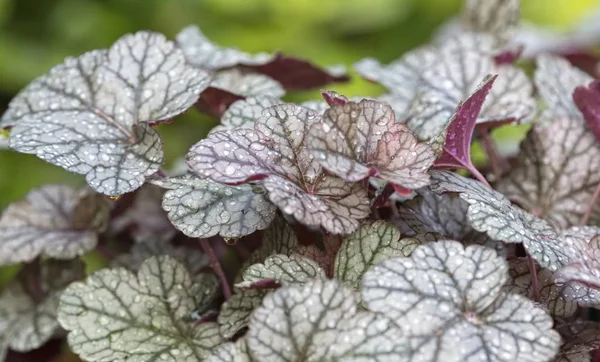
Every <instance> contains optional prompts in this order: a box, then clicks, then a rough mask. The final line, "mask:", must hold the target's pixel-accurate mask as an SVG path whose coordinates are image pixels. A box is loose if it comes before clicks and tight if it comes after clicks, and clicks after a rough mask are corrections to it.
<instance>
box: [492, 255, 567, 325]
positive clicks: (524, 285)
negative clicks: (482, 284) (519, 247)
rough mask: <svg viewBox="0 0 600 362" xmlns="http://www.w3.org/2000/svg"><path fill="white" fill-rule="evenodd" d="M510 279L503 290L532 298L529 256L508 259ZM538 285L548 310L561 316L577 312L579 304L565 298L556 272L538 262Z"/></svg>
mask: <svg viewBox="0 0 600 362" xmlns="http://www.w3.org/2000/svg"><path fill="white" fill-rule="evenodd" d="M508 265H509V271H508V272H509V275H510V278H509V281H508V283H507V284H506V285H505V286H504V288H503V290H504V291H506V292H507V293H513V294H520V295H522V296H524V297H526V298H530V299H532V295H533V290H532V289H533V288H532V285H533V283H532V278H531V277H532V276H531V273H530V271H529V265H528V260H527V258H516V259H512V260H509V261H508ZM536 274H537V279H538V281H537V286H538V292H539V295H540V300H539V302H541V303H542V304H543V305H544V306H545V307H546V308H547V310H548V312H549V313H550V314H551V315H552V316H554V317H559V318H568V317H570V316H572V315H574V314H575V312H577V304H576V303H573V302H572V301H570V300H568V299H566V298H564V297H563V296H562V295H561V289H560V288H559V287H558V286H557V285H556V284H555V283H554V273H553V272H551V271H550V270H548V269H543V268H540V267H539V265H537V264H536Z"/></svg>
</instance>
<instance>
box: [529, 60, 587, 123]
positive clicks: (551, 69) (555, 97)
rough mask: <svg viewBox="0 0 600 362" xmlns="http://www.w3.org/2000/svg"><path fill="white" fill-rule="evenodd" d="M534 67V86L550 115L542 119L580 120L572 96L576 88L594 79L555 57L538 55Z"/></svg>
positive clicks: (579, 114) (580, 116) (580, 117)
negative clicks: (535, 66)
mask: <svg viewBox="0 0 600 362" xmlns="http://www.w3.org/2000/svg"><path fill="white" fill-rule="evenodd" d="M536 65H537V68H536V71H535V76H534V79H535V85H536V88H537V91H538V92H539V94H540V96H541V97H542V100H543V101H544V103H545V106H546V114H548V113H549V114H550V116H546V117H543V118H542V119H543V120H544V119H550V120H554V119H564V118H566V119H582V118H583V117H582V115H581V113H580V112H579V109H577V106H576V104H575V103H574V102H573V96H572V95H573V92H574V91H575V89H576V88H577V87H579V86H582V85H586V84H590V83H591V82H592V81H593V80H594V79H593V78H592V77H590V76H589V75H588V74H586V73H585V72H583V71H581V70H579V69H577V68H575V67H573V66H572V65H571V64H570V63H569V62H568V61H567V60H566V59H563V58H560V57H557V56H552V55H540V56H539V57H537V59H536Z"/></svg>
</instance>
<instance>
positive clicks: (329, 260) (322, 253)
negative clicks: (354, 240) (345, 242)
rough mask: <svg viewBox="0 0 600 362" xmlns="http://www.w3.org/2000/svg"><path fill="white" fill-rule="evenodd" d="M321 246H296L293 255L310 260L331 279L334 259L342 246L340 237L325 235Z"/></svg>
mask: <svg viewBox="0 0 600 362" xmlns="http://www.w3.org/2000/svg"><path fill="white" fill-rule="evenodd" d="M322 242H323V245H322V247H321V246H317V245H316V244H315V243H313V244H310V245H298V246H297V247H296V249H294V251H293V252H294V253H295V254H298V255H301V256H303V257H305V258H308V259H310V260H314V261H315V262H316V263H317V264H318V265H319V266H320V267H321V269H323V270H324V271H325V275H327V276H328V277H330V278H332V277H333V269H334V264H335V257H336V255H337V253H338V251H339V250H340V248H341V246H342V237H341V236H339V235H332V234H330V235H325V236H324V237H323V240H322Z"/></svg>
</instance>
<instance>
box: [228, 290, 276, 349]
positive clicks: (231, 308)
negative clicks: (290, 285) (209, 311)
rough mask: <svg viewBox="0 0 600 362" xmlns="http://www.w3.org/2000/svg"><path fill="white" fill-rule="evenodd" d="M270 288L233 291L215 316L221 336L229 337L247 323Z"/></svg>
mask: <svg viewBox="0 0 600 362" xmlns="http://www.w3.org/2000/svg"><path fill="white" fill-rule="evenodd" d="M269 292H270V290H268V289H246V290H241V291H239V292H238V293H235V294H233V295H232V296H231V298H229V299H228V300H227V301H226V302H225V303H223V305H222V306H221V312H220V313H219V317H218V318H217V323H218V324H219V332H220V333H221V335H222V336H223V338H227V339H230V338H232V337H233V336H235V335H236V334H237V333H238V332H239V331H240V330H242V329H243V328H244V327H246V326H247V325H248V322H249V321H250V315H251V314H252V312H253V311H254V310H255V309H256V308H258V306H260V303H261V302H262V300H263V298H264V297H265V295H267V293H269Z"/></svg>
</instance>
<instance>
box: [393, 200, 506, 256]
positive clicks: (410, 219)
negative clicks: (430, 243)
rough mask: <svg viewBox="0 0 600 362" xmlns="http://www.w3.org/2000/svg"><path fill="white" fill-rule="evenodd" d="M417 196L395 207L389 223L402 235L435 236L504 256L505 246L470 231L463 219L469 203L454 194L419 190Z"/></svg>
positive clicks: (466, 220) (481, 234)
mask: <svg viewBox="0 0 600 362" xmlns="http://www.w3.org/2000/svg"><path fill="white" fill-rule="evenodd" d="M417 194H418V195H417V197H415V198H414V199H412V200H409V201H406V202H403V203H402V204H400V205H399V206H398V217H397V218H396V219H393V220H392V221H393V222H395V224H396V225H397V226H398V227H399V228H400V232H402V233H403V234H404V235H409V236H412V235H422V234H427V233H438V234H441V235H443V236H445V238H446V239H452V240H460V241H461V242H463V244H466V245H470V244H481V245H484V246H487V247H489V248H491V249H494V250H496V252H498V254H499V255H506V254H507V253H508V250H507V246H506V244H504V243H503V242H501V241H496V240H493V239H491V238H489V237H488V236H487V235H486V234H484V233H481V232H479V231H477V230H474V229H473V227H472V226H471V224H470V223H469V220H468V217H467V210H468V208H469V204H468V203H467V202H466V201H464V200H463V199H461V198H460V197H459V196H458V195H455V194H442V195H437V194H435V193H433V192H431V191H429V190H427V189H420V190H418V191H417ZM405 256H408V255H405Z"/></svg>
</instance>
